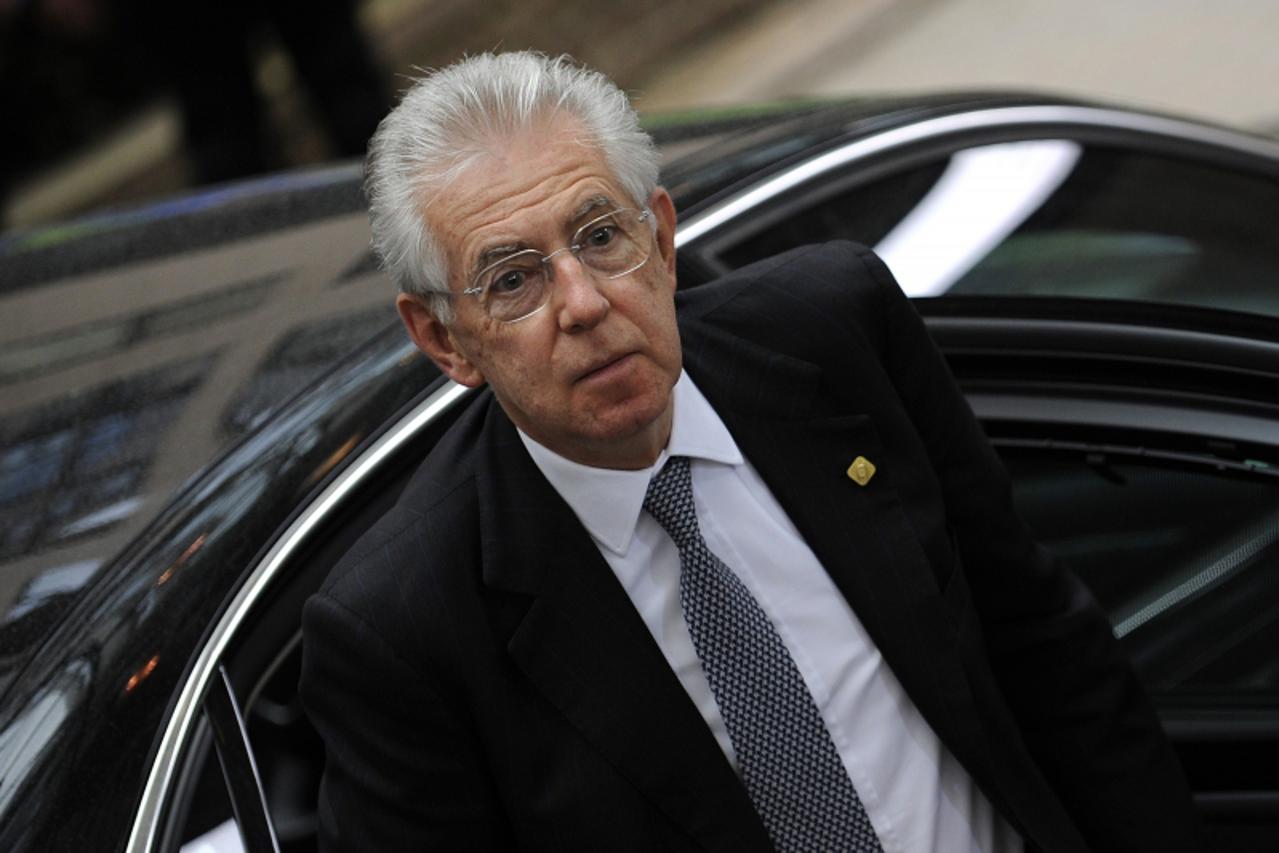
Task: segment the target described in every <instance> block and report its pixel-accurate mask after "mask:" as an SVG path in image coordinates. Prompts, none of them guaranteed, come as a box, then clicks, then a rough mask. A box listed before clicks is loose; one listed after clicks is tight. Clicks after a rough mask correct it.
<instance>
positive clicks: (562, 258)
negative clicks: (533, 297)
mask: <svg viewBox="0 0 1279 853" xmlns="http://www.w3.org/2000/svg"><path fill="white" fill-rule="evenodd" d="M550 264H551V275H552V281H553V282H554V288H555V289H554V292H553V293H552V296H551V298H552V300H553V302H552V307H553V308H554V309H555V312H556V318H557V321H558V322H559V325H560V329H562V330H563V331H566V332H574V331H581V330H583V329H590V328H593V327H594V326H596V325H597V324H598V323H599V322H600V321H601V320H603V319H604V317H605V316H606V315H607V314H608V309H609V302H608V299H607V298H606V297H605V296H604V294H603V293H602V292H601V291H600V288H599V281H598V279H597V278H596V277H595V275H594V274H593V273H592V272H591V271H590V270H589V269H587V268H586V265H585V264H583V263H582V262H581V261H580V260H578V257H577V255H575V254H573V253H571V252H564V253H563V254H561V255H559V256H558V257H555V258H552V259H551V260H550Z"/></svg>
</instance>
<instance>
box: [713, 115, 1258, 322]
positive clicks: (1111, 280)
mask: <svg viewBox="0 0 1279 853" xmlns="http://www.w3.org/2000/svg"><path fill="white" fill-rule="evenodd" d="M879 175H880V176H879V177H876V178H873V179H870V180H864V181H858V182H856V183H855V185H853V186H851V187H849V186H845V187H843V188H840V189H837V190H836V191H835V192H834V194H833V195H827V196H826V197H824V198H823V197H819V198H818V200H817V201H815V202H813V203H808V202H807V201H805V202H802V203H796V202H794V201H790V202H786V203H784V204H785V209H783V208H780V207H779V208H778V209H776V210H773V211H770V212H769V213H767V214H766V215H763V216H754V217H752V218H751V220H752V222H751V225H749V226H748V227H747V229H744V230H739V231H735V232H733V233H732V234H731V236H729V237H728V238H727V239H722V240H717V241H716V243H715V245H714V246H713V247H712V248H711V249H710V252H711V254H712V257H713V259H714V260H715V261H718V262H719V263H720V264H722V265H725V266H727V267H738V266H742V265H745V264H747V263H750V262H752V261H755V260H760V259H762V258H766V257H769V256H771V255H774V254H776V253H778V252H780V251H784V250H785V249H789V248H792V247H794V246H799V245H803V244H805V243H812V242H818V241H823V240H830V239H849V240H855V241H857V242H859V243H864V244H866V245H868V246H872V247H874V248H875V249H876V251H877V252H879V253H880V254H881V256H883V257H884V259H885V261H886V262H887V263H888V265H889V267H890V268H891V269H892V270H893V273H894V274H895V275H896V276H897V278H898V280H899V281H900V282H901V284H902V287H903V289H904V290H905V291H906V292H907V293H908V294H910V295H911V296H917V297H927V296H938V295H941V294H947V295H965V294H980V295H992V294H1017V295H1054V296H1088V297H1106V298H1118V299H1138V300H1156V301H1161V302H1171V303H1180V304H1189V305H1205V306H1212V307H1219V308H1226V309H1230V310H1237V311H1249V312H1256V313H1263V314H1273V315H1279V287H1276V286H1275V279H1276V274H1277V273H1279V243H1276V242H1275V241H1274V239H1273V234H1272V230H1273V223H1274V222H1276V221H1279V180H1277V179H1276V178H1274V177H1272V176H1268V175H1261V174H1258V173H1255V172H1246V171H1243V170H1236V169H1231V168H1226V167H1223V166H1218V165H1214V164H1209V163H1206V162H1201V161H1197V160H1192V159H1183V158H1179V157H1174V156H1165V155H1160V154H1155V153H1148V152H1140V151H1133V150H1129V149H1124V148H1120V147H1115V146H1105V145H1085V144H1082V143H1078V142H1074V141H1071V140H1064V139H1048V140H1024V141H1017V142H1005V143H999V144H993V145H982V146H975V147H972V148H967V149H964V150H961V151H958V152H953V153H950V154H948V155H946V156H945V157H943V158H940V159H939V158H936V157H932V158H929V159H927V160H926V161H924V162H919V161H916V162H914V163H913V164H911V165H909V166H902V167H901V168H897V169H894V170H892V171H890V172H889V173H888V174H886V175H885V174H884V173H883V171H882V170H881V171H880V172H879ZM814 197H815V194H814V193H813V192H811V191H806V192H805V194H804V198H805V199H806V200H807V199H812V198H814Z"/></svg>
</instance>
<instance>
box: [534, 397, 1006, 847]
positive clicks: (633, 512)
mask: <svg viewBox="0 0 1279 853" xmlns="http://www.w3.org/2000/svg"><path fill="white" fill-rule="evenodd" d="M674 400H675V404H674V405H675V409H674V419H673V423H672V426H671V436H670V440H669V442H668V443H667V446H666V449H665V450H664V451H662V454H661V455H660V456H659V458H658V460H657V462H656V463H654V465H653V467H651V468H647V469H644V470H640V471H618V470H612V469H605V468H591V467H588V466H585V465H580V464H578V463H576V462H572V461H570V460H568V459H565V458H564V457H562V456H559V455H558V454H556V453H554V452H553V451H551V450H548V449H547V448H545V447H543V446H542V445H540V444H538V443H537V442H536V441H534V440H533V439H531V438H529V437H528V436H527V435H525V434H524V433H523V432H521V433H520V438H521V439H522V440H523V441H524V445H525V447H527V448H528V451H529V454H530V455H531V456H532V457H533V461H534V462H535V463H536V464H537V466H538V468H539V469H541V471H542V473H543V474H545V475H546V478H547V480H549V481H550V483H551V485H552V486H553V487H554V488H555V490H556V491H557V492H559V494H560V495H561V496H562V497H563V498H564V500H565V501H566V502H567V503H568V505H569V506H570V507H571V508H572V509H573V511H574V512H575V513H576V514H577V517H578V519H579V520H580V521H581V522H582V525H583V526H584V527H585V528H586V530H587V532H589V533H590V534H591V536H592V538H594V540H595V544H596V545H597V546H598V547H599V550H600V553H601V554H602V555H603V557H604V559H605V561H606V562H607V563H608V565H609V567H610V568H612V570H613V572H614V573H615V574H616V575H617V579H618V580H619V581H620V582H621V584H622V587H623V588H624V589H625V590H626V594H627V595H628V596H630V599H631V601H632V603H634V605H635V609H636V610H638V611H639V614H640V616H641V618H643V620H644V624H645V625H647V626H648V629H649V631H651V632H652V634H653V637H654V639H656V640H657V645H658V646H659V647H660V648H661V650H662V654H663V655H665V656H666V660H667V661H668V662H669V663H670V666H671V669H672V670H674V672H675V675H676V677H678V678H679V680H680V683H681V684H682V685H683V686H684V689H685V690H686V691H687V692H688V695H689V697H690V698H691V699H692V700H693V703H694V704H695V705H696V706H697V709H698V710H699V711H700V712H701V714H702V717H703V718H704V719H705V720H706V724H707V726H709V727H710V730H711V732H712V733H713V734H714V736H715V739H716V740H717V741H718V742H719V745H720V748H721V749H723V751H724V754H725V755H727V756H728V759H729V761H730V762H732V763H733V766H734V768H736V767H737V762H736V757H735V756H734V754H733V746H732V743H731V741H730V740H729V737H728V731H727V729H726V728H725V726H724V721H723V719H722V718H721V716H720V713H719V707H718V706H717V705H716V704H715V697H714V695H713V694H712V693H711V689H710V685H709V683H708V682H707V680H706V675H705V673H704V672H703V670H702V665H701V661H700V660H698V657H697V652H696V650H695V649H694V648H693V642H692V639H691V638H690V637H689V634H688V628H687V626H686V625H685V623H684V616H683V613H682V612H681V610H680V603H679V575H680V559H679V551H678V550H677V549H676V547H675V543H674V542H673V541H671V539H670V537H669V536H667V534H666V532H665V531H664V530H663V529H662V528H661V526H660V525H659V524H658V523H657V522H656V521H655V520H654V519H653V517H652V516H650V515H649V514H648V513H647V512H646V511H644V510H643V504H644V495H645V492H646V491H647V490H648V484H649V480H650V479H652V477H653V475H654V474H656V473H657V472H658V471H660V470H661V468H662V465H664V464H665V463H666V460H667V458H668V457H669V456H687V457H689V458H690V459H691V460H692V464H691V468H692V479H693V499H694V504H695V507H696V510H697V519H698V522H699V524H700V525H701V530H702V536H703V537H704V538H705V540H706V544H707V546H708V547H709V548H710V550H711V551H712V552H714V553H715V555H716V556H718V557H719V558H720V560H722V561H723V562H724V564H725V565H727V566H728V567H729V568H731V569H732V570H733V571H734V572H735V573H736V574H737V576H738V577H739V578H741V580H742V581H743V583H745V584H746V586H747V588H748V589H750V591H751V594H752V595H754V596H755V599H756V600H757V601H758V602H759V604H760V606H761V607H762V608H763V609H764V612H765V613H767V614H768V618H769V619H770V620H772V623H773V625H774V626H775V627H776V628H777V632H778V634H780V635H781V638H782V641H783V642H784V643H785V644H786V648H787V649H788V650H789V651H790V654H791V657H792V658H794V660H795V664H796V666H797V667H798V668H799V671H800V674H801V675H802V676H803V679H804V683H805V684H807V686H808V690H809V692H810V693H811V694H812V696H813V699H814V701H815V702H816V704H817V707H818V709H819V711H820V712H821V715H822V719H823V720H824V721H825V723H826V728H827V729H828V730H829V731H830V733H831V737H832V738H833V739H834V742H835V747H836V749H837V750H838V751H839V757H840V760H841V761H842V762H843V764H844V768H845V769H846V770H847V771H848V775H849V778H851V779H852V781H853V784H854V785H855V786H856V788H857V793H858V796H860V797H861V800H862V803H863V804H864V805H865V807H866V812H867V814H868V815H869V816H870V820H871V823H872V825H874V827H875V831H876V833H877V834H878V835H879V838H880V841H881V843H882V845H883V847H884V850H885V853H923V852H924V851H945V853H961V851H962V853H972V851H981V853H1013V852H1014V851H1020V850H1022V844H1021V839H1020V838H1019V837H1018V836H1017V834H1016V833H1015V832H1014V831H1013V830H1012V828H1011V827H1009V826H1008V824H1007V823H1006V822H1005V821H1004V820H1003V818H1002V817H1001V816H1000V815H999V814H997V813H996V812H995V810H994V808H993V807H992V806H991V804H990V803H989V802H988V801H987V799H986V798H985V796H983V795H982V793H981V791H980V790H978V788H977V786H976V785H975V784H974V783H973V781H972V779H971V777H969V775H968V773H967V772H966V771H965V770H964V769H963V768H962V767H961V766H960V765H959V763H958V762H957V761H956V760H955V758H954V757H953V756H952V755H951V754H950V751H949V750H948V749H946V747H945V746H944V745H943V744H942V743H941V741H940V740H939V739H938V737H937V735H936V734H935V733H934V732H933V730H932V728H931V727H930V726H929V725H928V723H927V722H925V720H924V719H923V717H922V716H920V714H919V711H918V710H917V709H916V708H915V705H914V703H913V702H911V700H910V698H909V697H908V696H906V693H905V691H904V690H903V689H902V687H901V685H900V684H899V683H898V681H897V678H896V677H895V676H894V675H893V673H892V671H891V670H890V669H889V668H888V665H887V664H886V663H885V662H884V660H883V658H882V657H880V654H879V650H878V649H877V648H876V647H875V644H874V643H873V642H872V641H871V639H870V636H869V635H868V634H867V633H866V630H865V628H864V627H863V626H862V624H861V622H860V621H859V620H858V618H857V615H856V614H855V613H853V611H852V609H851V608H850V607H849V606H848V603H847V602H846V601H845V600H844V597H843V596H842V595H841V594H840V592H839V590H838V589H837V588H836V587H835V584H834V582H833V581H832V580H831V578H830V576H829V575H827V573H826V571H825V570H824V569H823V568H822V566H821V564H820V563H819V562H818V560H817V558H816V557H815V556H814V555H813V552H812V550H811V549H810V548H809V547H808V545H807V544H806V543H805V542H804V540H803V538H802V537H801V536H800V535H799V532H798V531H797V530H796V529H795V526H794V525H793V524H792V523H791V521H790V519H789V518H788V517H787V516H786V513H785V512H784V511H783V510H782V508H781V506H779V505H778V503H777V500H776V499H775V498H774V497H773V495H772V492H770V491H769V489H768V487H767V486H765V485H764V482H763V480H761V479H760V477H759V475H758V474H757V473H756V472H755V469H754V468H753V467H752V466H751V464H750V463H749V462H747V461H746V459H745V458H744V457H743V456H742V454H741V452H740V451H739V450H738V449H737V444H736V442H734V441H733V437H732V436H731V435H730V434H729V432H728V429H727V428H726V427H725V426H724V423H723V421H721V420H720V418H719V415H717V414H716V413H715V410H714V409H712V408H711V405H710V403H709V402H707V400H706V398H705V397H704V396H702V393H701V392H700V391H698V390H697V388H696V386H694V385H693V382H692V380H691V379H689V377H688V375H687V374H684V373H682V374H681V375H680V378H679V381H678V382H677V383H676V385H675V391H674Z"/></svg>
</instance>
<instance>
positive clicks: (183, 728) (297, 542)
mask: <svg viewBox="0 0 1279 853" xmlns="http://www.w3.org/2000/svg"><path fill="white" fill-rule="evenodd" d="M469 390H470V389H468V388H465V387H463V386H461V385H458V384H457V383H455V382H447V383H445V384H444V385H443V386H442V387H440V388H439V389H437V390H436V391H435V392H434V393H432V394H431V395H430V396H428V397H427V398H426V399H425V400H423V401H422V402H421V403H420V404H419V405H418V406H416V407H415V408H414V409H413V410H412V411H411V412H410V413H409V414H408V415H407V416H406V417H405V418H404V419H403V420H402V421H400V422H399V423H398V424H396V425H395V426H394V427H392V428H391V429H390V430H388V431H387V432H386V433H385V434H384V435H383V436H382V437H381V438H379V439H378V440H377V441H376V442H374V444H373V445H372V446H371V447H370V448H369V449H368V450H367V451H366V452H365V453H364V454H363V455H362V456H361V457H360V458H359V459H357V460H355V461H354V462H353V463H352V464H351V465H350V466H348V467H347V469H346V470H345V471H343V472H342V473H341V474H339V475H338V476H337V477H336V478H335V479H334V480H333V482H332V483H330V484H329V485H328V487H327V488H325V489H324V491H323V492H321V493H320V495H319V496H318V497H317V498H316V499H315V500H314V501H313V502H312V503H311V505H310V506H308V507H307V508H306V509H305V510H304V511H303V512H302V513H301V515H299V516H298V517H297V518H296V519H295V520H294V521H293V523H292V524H291V525H289V527H288V528H287V529H286V530H285V531H284V533H283V534H282V535H281V536H280V538H279V539H278V540H277V541H276V543H275V544H274V545H273V546H272V547H271V549H270V550H269V551H268V552H267V554H266V556H264V557H263V558H262V560H261V562H259V563H258V564H257V566H255V567H254V569H253V571H252V573H251V574H250V575H249V579H248V581H246V582H245V584H244V586H242V587H241V588H240V591H239V592H238V593H237V594H236V596H235V598H234V600H232V602H231V605H230V606H229V607H228V608H227V609H226V611H225V612H224V613H223V614H222V616H221V617H219V619H218V621H217V624H216V625H215V626H214V628H213V631H212V632H211V634H210V636H209V639H208V641H207V642H206V643H205V645H204V648H202V649H201V650H200V655H199V657H198V658H197V659H196V662H195V665H194V667H193V668H192V671H191V675H190V677H189V678H188V679H187V681H186V683H185V684H184V685H183V686H182V691H181V693H180V694H179V696H178V700H177V702H176V704H175V705H174V710H173V713H172V714H171V715H170V717H169V720H168V722H167V723H166V725H165V729H164V734H163V736H162V737H161V740H160V747H159V749H158V751H157V752H156V757H155V759H154V760H153V761H152V763H151V772H150V773H149V774H148V776H147V784H146V787H145V788H144V789H143V791H142V802H141V804H140V805H139V807H138V813H137V816H136V817H135V818H134V821H133V828H132V830H131V831H130V833H129V841H128V844H127V845H126V847H125V849H126V850H127V851H129V853H146V851H150V850H152V849H153V847H154V845H155V843H156V838H157V837H158V834H159V823H160V816H161V812H162V807H163V804H164V801H165V799H166V797H167V796H168V791H169V789H170V788H171V787H172V784H173V780H174V778H175V776H176V773H177V768H178V759H179V757H180V756H181V754H182V750H183V747H184V746H185V745H186V742H187V739H188V736H189V735H190V732H191V730H192V728H193V726H194V725H195V721H196V718H197V716H198V715H199V712H200V702H201V698H202V697H203V696H204V692H205V689H206V688H207V687H208V686H209V684H210V683H211V682H212V680H213V679H214V678H215V677H216V676H217V674H218V663H219V661H220V659H221V657H222V653H223V652H224V651H225V650H226V647H227V645H228V644H229V642H230V640H231V637H232V636H233V635H234V634H235V631H236V630H237V629H238V628H239V626H240V625H241V623H243V621H244V619H245V617H246V616H247V615H248V613H249V611H250V609H252V607H253V605H254V604H255V603H256V602H257V600H258V598H259V597H260V596H261V595H262V592H263V591H264V590H266V589H267V587H268V586H270V584H271V582H272V581H273V580H274V579H275V576H276V575H277V574H278V573H279V571H280V569H281V568H282V567H283V566H284V565H285V564H286V563H287V562H288V560H289V558H290V557H291V556H292V555H293V553H294V552H295V551H297V549H298V548H299V547H301V545H302V544H303V543H304V542H305V541H306V540H307V538H308V537H309V536H310V535H311V533H312V531H314V530H315V528H316V527H317V526H318V525H319V524H321V523H322V522H323V521H324V520H325V518H327V517H328V516H329V515H330V514H331V513H332V512H333V511H334V510H335V509H336V508H337V507H338V506H339V505H340V504H341V503H342V501H343V499H344V498H345V497H346V496H347V495H348V494H350V493H351V491H352V490H353V489H355V488H357V487H358V486H359V485H360V484H361V483H363V482H364V481H365V480H367V479H368V478H369V477H370V476H371V475H373V474H374V473H375V472H377V471H378V470H379V469H380V468H381V467H382V465H383V464H384V463H385V462H386V461H387V460H388V459H389V458H390V457H391V455H392V454H393V453H395V451H396V450H398V449H399V448H400V447H402V446H403V445H404V444H405V443H406V442H408V441H410V440H411V439H412V438H413V437H414V436H415V435H417V434H418V432H420V431H421V430H422V429H423V428H424V427H426V426H427V425H428V424H430V423H431V422H432V421H434V420H435V419H436V418H438V417H439V416H440V415H442V414H444V413H445V412H446V411H448V410H449V409H450V408H452V406H453V405H454V404H455V403H457V401H458V400H459V399H461V398H462V397H463V396H464V395H465V394H466V393H467V391H469Z"/></svg>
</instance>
